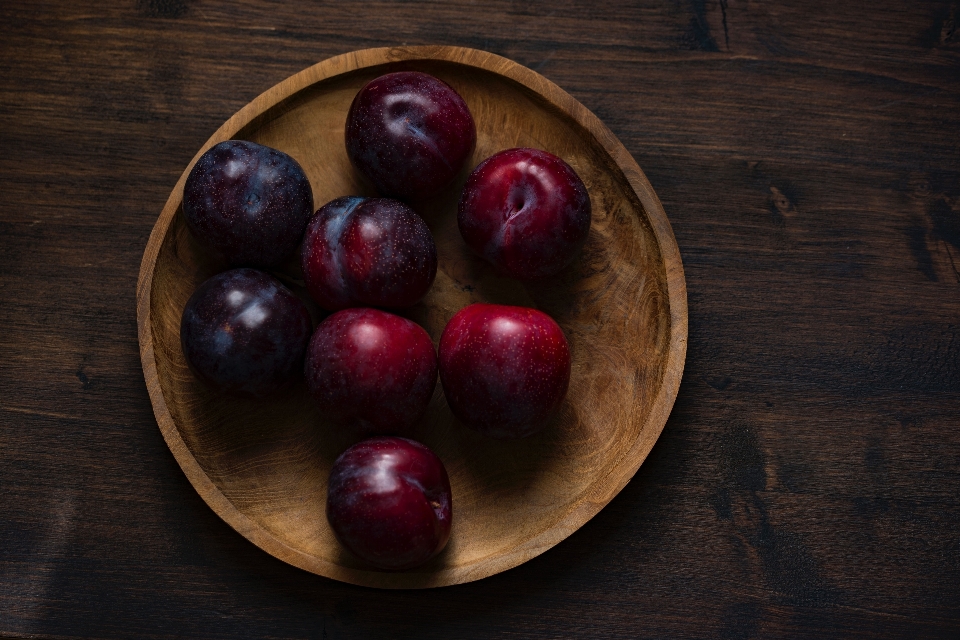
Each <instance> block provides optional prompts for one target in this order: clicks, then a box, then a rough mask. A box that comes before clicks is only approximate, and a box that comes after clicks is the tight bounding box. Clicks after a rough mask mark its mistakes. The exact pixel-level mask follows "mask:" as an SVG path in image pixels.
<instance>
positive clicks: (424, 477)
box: [327, 437, 453, 570]
mask: <svg viewBox="0 0 960 640" xmlns="http://www.w3.org/2000/svg"><path fill="white" fill-rule="evenodd" d="M452 506H453V501H452V495H451V492H450V480H449V478H448V477H447V471H446V469H445V468H444V466H443V463H442V462H441V461H440V458H438V457H437V455H436V454H435V453H433V451H431V450H430V449H428V448H427V447H426V446H424V445H422V444H420V443H419V442H414V441H413V440H407V439H406V438H393V437H379V438H371V439H369V440H364V441H362V442H360V443H358V444H355V445H354V446H352V447H350V448H349V449H347V450H346V451H344V452H343V453H342V454H341V455H340V457H339V458H337V460H336V462H334V463H333V469H332V470H331V472H330V481H329V483H328V485H327V520H329V522H330V526H331V527H332V528H333V532H334V534H336V536H337V539H338V540H339V541H340V543H341V544H342V545H343V546H345V547H346V548H347V549H349V550H350V551H351V552H352V553H353V554H354V555H356V556H357V557H359V558H361V559H363V560H366V561H367V562H369V563H370V564H372V565H373V566H375V567H378V568H380V569H387V570H402V569H412V568H413V567H416V566H419V565H421V564H423V563H424V562H426V561H427V560H429V559H430V558H432V557H433V556H435V555H437V554H438V553H440V552H441V551H442V550H443V548H444V546H446V544H447V540H448V539H449V538H450V523H451V518H452V515H453V511H452Z"/></svg>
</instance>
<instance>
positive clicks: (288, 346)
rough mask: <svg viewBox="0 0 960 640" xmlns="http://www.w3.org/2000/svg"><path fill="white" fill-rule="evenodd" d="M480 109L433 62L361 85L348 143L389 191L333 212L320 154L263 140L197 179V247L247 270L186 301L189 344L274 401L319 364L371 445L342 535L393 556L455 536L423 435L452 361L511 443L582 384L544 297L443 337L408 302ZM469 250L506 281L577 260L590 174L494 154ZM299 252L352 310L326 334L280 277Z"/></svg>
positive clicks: (467, 205) (392, 566) (469, 420)
mask: <svg viewBox="0 0 960 640" xmlns="http://www.w3.org/2000/svg"><path fill="white" fill-rule="evenodd" d="M476 137H477V134H476V127H475V125H474V120H473V116H472V115H471V113H470V110H469V109H468V108H467V104H466V103H465V102H464V100H463V98H461V97H460V96H459V95H458V94H457V93H456V92H455V91H454V90H453V89H452V88H451V87H450V86H449V85H447V84H445V83H444V82H442V81H441V80H438V79H437V78H434V77H433V76H430V75H427V74H425V73H419V72H399V73H389V74H387V75H384V76H381V77H379V78H376V79H374V80H372V81H371V82H369V83H368V84H367V85H366V86H364V87H363V88H362V89H361V90H360V92H359V93H358V94H357V96H356V98H355V99H354V101H353V104H352V105H351V106H350V110H349V113H348V114H347V120H346V135H345V138H346V140H345V141H346V148H347V153H348V155H349V157H350V161H351V162H352V164H353V166H354V167H355V168H356V169H357V171H358V172H359V173H360V174H361V175H362V176H363V177H364V179H366V180H368V181H369V182H370V183H371V184H372V185H373V187H374V188H375V189H376V190H377V191H378V192H379V193H380V194H381V195H382V196H383V197H379V198H364V197H358V196H352V195H345V196H343V197H340V198H337V199H335V200H333V201H331V202H328V203H326V204H324V205H323V206H322V207H320V208H319V209H318V210H317V211H316V212H315V213H314V212H313V207H314V203H313V195H312V192H311V188H310V183H309V181H308V179H307V176H306V174H305V173H304V171H303V169H302V167H301V166H300V165H299V164H298V163H297V161H296V160H294V159H293V158H291V157H290V156H289V155H287V154H285V153H283V152H281V151H278V150H276V149H271V148H269V147H265V146H262V145H259V144H255V143H252V142H245V141H239V140H231V141H228V142H222V143H220V144H218V145H216V146H214V147H213V148H211V149H210V150H209V151H207V152H206V153H204V154H203V155H202V156H201V157H200V159H199V160H198V161H197V163H196V165H195V166H194V168H193V169H192V170H191V172H190V174H189V176H188V178H187V181H186V183H185V185H184V192H183V214H184V217H185V219H186V223H187V225H188V227H189V228H190V230H191V232H192V233H193V235H194V236H195V237H196V238H197V240H198V241H199V242H200V243H201V244H202V245H203V246H204V247H206V248H207V249H208V250H209V251H211V252H214V253H215V254H217V255H218V256H220V258H222V259H223V260H224V261H225V262H226V263H227V264H229V265H230V266H231V267H232V268H231V270H228V271H225V272H223V273H220V274H218V275H216V276H214V277H212V278H210V279H209V280H207V281H206V282H204V283H203V284H201V285H200V287H199V288H198V289H197V290H196V291H195V292H194V294H193V295H192V296H191V298H190V299H189V301H188V302H187V304H186V307H185V309H184V311H183V317H182V322H181V327H180V337H181V343H182V347H183V353H184V356H185V357H186V361H187V363H188V364H189V366H190V368H191V369H192V371H193V372H194V373H195V375H196V376H197V377H198V378H200V379H201V380H202V381H203V382H205V383H206V384H208V385H209V386H211V387H212V388H214V389H216V390H218V391H220V392H223V393H228V394H235V395H243V396H248V397H255V398H258V397H265V396H268V395H270V394H273V393H275V392H277V391H279V390H281V389H282V388H284V387H285V386H288V385H290V384H291V383H292V381H293V380H295V379H296V377H297V376H298V375H299V373H300V372H303V375H304V377H305V378H306V383H307V387H308V389H309V391H310V394H311V396H312V397H313V399H314V400H315V401H316V405H317V407H318V408H319V410H320V412H321V414H322V416H323V418H324V419H325V420H326V421H327V422H328V423H330V424H332V425H334V427H335V428H339V429H347V430H350V431H351V433H353V434H355V435H356V436H357V437H358V438H360V437H362V438H366V439H363V440H361V441H360V442H359V443H358V444H355V445H354V446H352V447H350V448H349V449H347V450H346V451H344V452H343V454H342V455H340V457H339V458H337V460H336V462H335V463H334V465H333V469H332V471H331V474H330V480H329V483H328V495H327V518H328V520H329V522H330V525H331V527H332V529H333V531H334V533H335V534H336V536H337V538H338V540H340V542H341V543H342V544H343V545H344V546H345V547H346V548H347V549H349V550H350V551H351V552H352V553H353V554H355V555H356V556H358V557H359V558H361V559H363V560H365V561H367V562H368V563H370V564H371V565H373V566H374V567H377V568H381V569H388V570H401V569H408V568H412V567H416V566H418V565H420V564H422V563H424V562H426V561H427V560H429V559H430V558H432V557H433V556H435V555H436V554H438V553H439V552H440V551H441V550H442V549H443V548H444V545H446V542H447V539H448V537H449V535H450V523H451V516H452V496H451V491H450V481H449V479H448V477H447V472H446V470H445V469H444V466H443V463H442V462H441V461H440V459H439V458H438V457H437V455H436V454H434V453H433V452H432V451H431V450H430V449H428V448H427V447H426V446H424V445H423V444H420V443H418V442H415V441H413V440H410V439H408V438H405V437H403V436H404V435H409V434H410V430H411V428H412V427H413V425H415V424H416V423H417V422H418V420H420V419H421V418H422V417H423V415H424V414H425V412H426V410H427V405H428V403H429V402H430V398H431V397H432V395H433V391H434V388H435V386H436V382H437V376H438V374H439V377H440V381H441V383H442V385H443V390H444V394H445V396H446V400H447V403H448V405H449V407H450V410H451V411H452V413H453V415H455V416H456V417H457V418H458V419H459V421H460V422H462V423H463V424H464V425H466V426H467V427H470V428H472V429H475V430H477V431H479V432H481V433H483V434H486V435H488V436H491V437H493V438H501V439H504V438H518V437H525V436H529V435H531V434H533V433H536V432H537V431H539V430H541V429H542V428H543V427H544V426H545V425H546V424H547V422H548V421H549V419H550V418H551V416H552V415H553V414H554V413H555V412H556V410H557V408H558V407H559V406H560V403H561V402H562V400H563V398H564V395H565V394H566V392H567V387H568V384H569V381H570V348H569V345H568V343H567V339H566V337H565V336H564V334H563V331H562V330H561V329H560V326H559V325H558V324H557V323H556V322H554V321H553V320H552V319H551V318H550V317H549V316H547V315H546V314H544V313H542V312H540V311H538V310H536V309H530V308H524V307H514V306H504V305H498V304H479V303H478V304H472V305H469V306H467V307H465V308H463V309H461V310H460V311H459V312H458V313H457V314H456V315H454V316H453V318H452V319H451V320H450V322H449V323H448V324H447V326H446V328H445V329H444V331H443V334H442V336H441V338H440V343H439V357H438V351H437V350H435V349H434V345H433V342H432V341H431V339H430V336H429V335H428V334H427V332H426V331H425V330H424V329H423V328H422V327H420V326H419V325H417V324H415V323H414V322H412V321H410V320H408V319H406V318H403V317H400V316H398V315H395V314H394V313H391V312H390V311H388V310H398V309H402V308H404V307H410V306H412V305H414V304H416V303H417V302H419V301H420V300H422V299H423V297H424V296H425V295H426V293H427V291H428V290H429V289H430V286H431V285H432V284H433V281H434V278H435V276H436V273H437V249H436V246H435V244H434V240H433V236H432V235H431V233H430V229H429V228H428V226H427V225H426V223H425V222H424V221H423V219H422V218H421V217H420V216H419V215H418V214H417V212H416V207H417V206H418V204H419V203H421V202H422V201H424V200H425V199H427V198H431V197H433V196H435V195H436V194H438V193H439V192H441V191H442V190H444V189H446V188H448V187H450V185H451V184H452V183H453V182H454V181H455V179H456V177H457V175H458V174H459V173H460V171H461V170H462V169H463V167H464V165H465V163H466V162H467V159H468V158H469V157H470V156H471V154H472V153H473V150H474V147H475V145H476ZM457 222H458V225H459V228H460V232H461V234H462V236H463V239H464V241H465V242H466V244H467V245H468V246H469V247H470V248H471V249H472V250H473V251H474V252H476V253H477V254H479V255H480V256H481V257H483V258H484V259H486V260H487V261H488V262H489V263H490V264H491V265H492V266H493V268H495V269H496V270H497V272H499V273H500V274H501V275H504V276H508V277H512V278H517V279H520V280H535V279H538V278H544V277H547V276H551V275H554V274H557V273H558V272H559V271H561V270H562V269H563V268H564V267H566V266H567V265H569V264H570V262H571V261H572V260H573V258H574V256H575V254H576V252H577V251H578V250H579V248H580V247H581V246H582V245H583V243H584V242H585V240H586V237H587V233H588V231H589V227H590V198H589V196H588V194H587V190H586V187H585V186H584V184H583V182H582V181H581V180H580V178H579V177H578V176H577V174H576V172H574V170H573V169H572V168H571V167H570V166H569V165H568V164H567V163H566V162H564V161H563V160H561V159H560V158H558V157H556V156H554V155H552V154H550V153H547V152H545V151H540V150H537V149H508V150H505V151H501V152H500V153H497V154H495V155H493V156H491V157H489V158H487V159H486V160H484V161H483V162H481V163H480V164H479V166H477V167H476V169H475V170H474V171H473V172H472V173H471V174H470V176H469V178H468V179H467V182H466V185H465V187H464V189H463V193H462V196H461V198H460V202H459V206H458V209H457ZM298 247H299V250H300V260H301V266H302V269H303V278H304V282H305V284H306V289H307V292H308V293H309V295H310V297H312V298H313V300H315V301H316V303H317V304H318V305H319V306H320V307H322V308H323V309H326V310H327V311H330V312H333V313H332V314H331V315H329V316H328V317H327V318H326V319H324V320H323V321H322V322H320V324H319V325H318V326H317V327H316V328H313V327H312V323H311V318H310V314H309V313H308V311H307V308H306V306H305V305H304V303H303V302H302V301H301V300H300V298H298V297H297V296H296V295H294V294H293V293H292V292H291V291H290V290H289V289H287V287H285V286H284V285H283V284H282V283H281V282H280V281H279V280H277V279H276V278H275V277H273V276H272V275H270V274H269V270H270V269H272V268H276V267H278V266H279V264H280V263H281V262H282V261H284V260H285V259H287V258H289V257H290V255H291V254H293V252H294V251H296V250H297V248H298Z"/></svg>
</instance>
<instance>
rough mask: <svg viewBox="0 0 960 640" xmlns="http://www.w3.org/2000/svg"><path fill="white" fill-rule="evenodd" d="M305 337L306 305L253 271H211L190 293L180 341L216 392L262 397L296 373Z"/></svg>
mask: <svg viewBox="0 0 960 640" xmlns="http://www.w3.org/2000/svg"><path fill="white" fill-rule="evenodd" d="M309 340H310V314H309V312H308V311H307V308H306V306H304V304H303V302H301V300H300V299H299V298H297V297H296V296H295V295H293V293H291V292H290V290H289V289H287V288H286V287H284V286H283V285H282V284H281V283H280V282H279V281H278V280H276V279H275V278H273V277H272V276H269V275H267V274H266V273H263V272H261V271H257V270H255V269H234V270H232V271H226V272H224V273H220V274H217V275H215V276H213V277H212V278H210V279H209V280H207V281H206V282H204V283H203V284H201V285H200V286H199V287H198V288H197V290H196V291H195V292H194V293H193V295H192V296H190V299H189V300H188V301H187V305H186V307H185V308H184V310H183V316H182V319H181V322H180V343H181V347H182V348H183V355H184V356H185V357H186V360H187V364H189V365H190V368H191V369H192V370H193V372H194V374H196V376H197V377H199V378H200V379H201V380H203V381H205V382H206V383H207V384H209V385H210V386H212V387H213V388H215V389H218V390H220V391H222V392H225V393H228V394H232V395H241V396H252V397H262V396H266V395H269V394H271V393H273V392H275V391H278V390H280V389H281V388H283V387H284V386H286V385H287V384H288V383H289V382H290V381H291V380H293V379H295V377H296V376H298V375H299V373H300V372H301V371H302V367H303V356H304V352H305V351H306V348H307V342H308V341H309Z"/></svg>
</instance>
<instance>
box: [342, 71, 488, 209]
mask: <svg viewBox="0 0 960 640" xmlns="http://www.w3.org/2000/svg"><path fill="white" fill-rule="evenodd" d="M476 142H477V130H476V126H475V125H474V122H473V116H471V115H470V110H469V109H468V108H467V103H466V102H464V101H463V98H461V97H460V95H459V94H458V93H457V92H456V91H454V90H453V89H452V88H451V87H450V85H448V84H447V83H445V82H443V81H442V80H439V79H437V78H434V77H433V76H431V75H428V74H426V73H420V72H418V71H400V72H397V73H388V74H386V75H383V76H380V77H379V78H375V79H374V80H371V81H370V82H368V83H367V84H366V85H365V86H364V87H363V88H362V89H360V92H359V93H358V94H357V96H356V97H355V98H354V100H353V104H351V105H350V112H349V113H348V114H347V125H346V145H347V155H348V156H349V157H350V162H352V163H353V166H354V167H356V168H357V170H358V171H359V172H360V173H361V174H363V175H364V176H366V177H367V179H368V180H370V182H371V183H373V186H374V187H375V188H376V189H377V191H379V192H380V193H381V194H382V195H385V196H389V197H392V198H400V199H402V200H413V201H416V200H421V199H423V198H428V197H430V196H433V195H434V194H436V193H437V192H438V191H440V190H441V189H442V188H443V187H446V186H447V185H449V184H450V183H451V182H453V179H454V178H455V177H456V176H457V174H458V173H459V172H460V170H461V169H462V168H463V165H464V163H465V162H466V160H467V158H468V157H469V156H470V153H471V152H472V151H473V147H474V145H475V144H476Z"/></svg>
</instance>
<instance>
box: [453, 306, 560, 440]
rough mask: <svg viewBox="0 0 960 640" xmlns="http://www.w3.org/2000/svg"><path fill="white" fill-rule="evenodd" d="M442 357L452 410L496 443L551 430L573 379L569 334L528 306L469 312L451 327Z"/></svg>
mask: <svg viewBox="0 0 960 640" xmlns="http://www.w3.org/2000/svg"><path fill="white" fill-rule="evenodd" d="M439 360H440V382H441V384H442V385H443V392H444V395H445V396H446V399H447V404H448V405H449V406H450V410H451V411H452V412H453V414H454V415H455V416H456V417H457V418H458V419H460V421H461V422H463V423H464V424H465V425H467V426H468V427H470V428H472V429H475V430H477V431H479V432H481V433H484V434H487V435H489V436H492V437H494V438H500V439H508V438H522V437H526V436H529V435H532V434H534V433H537V432H538V431H540V430H541V429H543V428H544V427H545V426H546V423H547V422H548V420H549V419H550V417H551V416H552V415H553V414H554V413H555V412H556V410H557V408H558V407H559V406H560V403H561V402H562V401H563V398H564V396H565V395H566V393H567V386H568V385H569V382H570V347H569V345H568V343H567V338H566V336H565V335H564V334H563V330H562V329H561V328H560V325H558V324H557V323H556V322H554V320H553V319H552V318H551V317H550V316H548V315H547V314H545V313H543V312H542V311H538V310H536V309H529V308H527V307H513V306H507V305H497V304H484V303H476V304H472V305H469V306H467V307H464V308H463V309H461V310H460V311H459V312H457V314H456V315H454V316H453V318H452V319H451V320H450V322H449V323H447V326H446V327H445V328H444V330H443V335H441V337H440V357H439Z"/></svg>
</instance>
